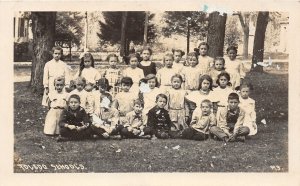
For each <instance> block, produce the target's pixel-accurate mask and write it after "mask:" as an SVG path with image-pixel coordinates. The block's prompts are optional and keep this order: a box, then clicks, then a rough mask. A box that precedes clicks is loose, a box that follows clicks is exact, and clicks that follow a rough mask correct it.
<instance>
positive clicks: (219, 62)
mask: <svg viewBox="0 0 300 186" xmlns="http://www.w3.org/2000/svg"><path fill="white" fill-rule="evenodd" d="M224 66H225V59H224V58H223V57H216V58H215V59H214V66H213V67H212V68H210V70H209V72H208V75H210V77H211V78H212V80H213V88H216V87H218V86H219V85H218V84H217V79H218V75H219V74H221V72H224V71H225V68H224Z"/></svg>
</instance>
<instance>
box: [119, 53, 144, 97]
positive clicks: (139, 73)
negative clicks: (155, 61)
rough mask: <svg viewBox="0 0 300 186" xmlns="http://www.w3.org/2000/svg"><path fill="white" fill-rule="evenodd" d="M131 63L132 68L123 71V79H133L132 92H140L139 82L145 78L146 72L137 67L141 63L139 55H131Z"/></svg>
mask: <svg viewBox="0 0 300 186" xmlns="http://www.w3.org/2000/svg"><path fill="white" fill-rule="evenodd" d="M129 63H130V67H127V68H126V69H124V70H123V71H122V77H131V79H132V81H133V84H132V86H131V88H130V91H132V92H138V91H139V82H140V80H141V79H143V78H144V71H143V70H142V69H140V68H138V67H137V65H138V63H139V55H138V54H130V55H129Z"/></svg>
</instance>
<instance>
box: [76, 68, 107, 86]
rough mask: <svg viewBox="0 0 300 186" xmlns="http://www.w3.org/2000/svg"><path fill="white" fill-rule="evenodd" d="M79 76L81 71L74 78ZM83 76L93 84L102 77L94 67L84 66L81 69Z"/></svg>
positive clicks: (87, 81)
mask: <svg viewBox="0 0 300 186" xmlns="http://www.w3.org/2000/svg"><path fill="white" fill-rule="evenodd" d="M78 76H79V71H78V72H77V73H76V74H75V76H74V79H76V78H77V77H78ZM81 77H84V78H85V80H86V83H92V84H93V85H95V84H96V82H97V81H98V80H99V79H100V78H101V74H100V72H99V71H98V70H97V69H95V68H93V67H90V68H84V69H82V71H81Z"/></svg>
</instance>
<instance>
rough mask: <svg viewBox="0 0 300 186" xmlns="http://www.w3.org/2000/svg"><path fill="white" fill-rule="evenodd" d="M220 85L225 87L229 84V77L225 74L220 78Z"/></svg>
mask: <svg viewBox="0 0 300 186" xmlns="http://www.w3.org/2000/svg"><path fill="white" fill-rule="evenodd" d="M219 83H220V87H221V88H225V87H226V86H227V84H228V79H227V78H226V77H225V76H221V77H220V79H219Z"/></svg>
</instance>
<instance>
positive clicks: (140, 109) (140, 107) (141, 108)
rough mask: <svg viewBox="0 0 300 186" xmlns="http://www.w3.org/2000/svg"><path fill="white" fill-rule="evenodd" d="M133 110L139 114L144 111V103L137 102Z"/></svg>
mask: <svg viewBox="0 0 300 186" xmlns="http://www.w3.org/2000/svg"><path fill="white" fill-rule="evenodd" d="M133 110H134V112H135V113H137V114H139V113H141V112H142V110H143V107H142V105H140V104H135V105H134V106H133Z"/></svg>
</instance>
